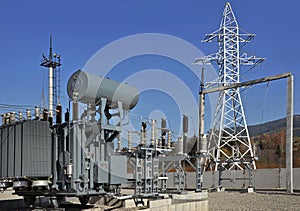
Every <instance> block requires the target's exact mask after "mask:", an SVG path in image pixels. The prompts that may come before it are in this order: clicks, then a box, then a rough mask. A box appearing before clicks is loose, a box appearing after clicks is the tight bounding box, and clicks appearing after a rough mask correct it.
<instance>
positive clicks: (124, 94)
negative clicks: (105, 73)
mask: <svg viewBox="0 0 300 211" xmlns="http://www.w3.org/2000/svg"><path fill="white" fill-rule="evenodd" d="M67 91H68V95H69V97H70V98H73V94H74V92H76V94H77V100H78V102H83V103H92V104H95V103H99V101H100V99H101V98H106V99H107V103H108V106H110V107H111V108H117V103H118V101H121V102H122V104H123V108H124V109H132V108H133V107H135V105H136V104H137V102H138V100H139V93H138V90H137V88H135V87H133V86H130V85H128V84H125V83H119V82H116V81H113V80H110V79H106V78H102V77H100V76H95V75H91V74H89V73H86V72H83V71H81V70H78V71H76V72H75V73H73V75H71V77H70V78H69V81H68V86H67Z"/></svg>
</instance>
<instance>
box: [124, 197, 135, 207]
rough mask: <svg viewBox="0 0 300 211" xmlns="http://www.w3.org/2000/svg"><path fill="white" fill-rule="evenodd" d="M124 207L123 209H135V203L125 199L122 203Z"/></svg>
mask: <svg viewBox="0 0 300 211" xmlns="http://www.w3.org/2000/svg"><path fill="white" fill-rule="evenodd" d="M124 207H125V208H133V207H135V203H134V200H133V199H127V200H125V201H124Z"/></svg>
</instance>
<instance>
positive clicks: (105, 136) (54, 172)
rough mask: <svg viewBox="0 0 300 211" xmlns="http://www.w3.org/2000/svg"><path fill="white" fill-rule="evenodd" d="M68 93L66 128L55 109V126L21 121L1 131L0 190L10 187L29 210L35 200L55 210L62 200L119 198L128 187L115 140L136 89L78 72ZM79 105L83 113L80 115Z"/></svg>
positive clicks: (124, 161) (134, 100)
mask: <svg viewBox="0 0 300 211" xmlns="http://www.w3.org/2000/svg"><path fill="white" fill-rule="evenodd" d="M67 91H68V94H69V97H70V100H71V101H73V102H72V108H71V106H70V108H69V109H70V110H72V112H71V113H72V117H71V118H70V115H69V110H68V111H67V113H66V118H65V121H64V122H62V121H61V119H62V118H61V115H62V114H61V108H60V107H59V108H58V109H56V110H57V113H56V123H54V124H52V122H51V121H50V122H49V121H48V119H45V118H36V119H31V118H27V119H23V118H19V120H18V121H15V119H14V121H4V124H2V126H0V141H1V143H0V164H1V165H0V189H3V190H5V189H6V188H9V187H12V188H13V189H14V190H15V193H16V194H17V195H20V196H24V200H25V202H26V203H27V204H28V205H32V204H33V203H34V201H35V199H36V197H37V196H49V197H50V199H51V202H52V204H53V206H58V205H59V204H60V202H61V201H62V200H63V199H64V198H65V197H66V196H72V197H74V196H76V197H78V198H79V200H80V202H81V203H82V204H86V203H88V201H89V198H90V196H93V195H103V194H107V193H110V194H118V193H119V192H120V186H121V185H122V184H125V183H126V182H127V157H126V156H123V155H120V154H118V153H117V152H116V151H115V150H114V140H115V139H118V140H120V139H121V137H120V133H121V131H122V125H123V123H122V120H123V119H124V118H123V117H124V113H126V112H125V111H127V110H130V109H132V108H133V107H134V106H135V105H136V104H137V102H138V98H139V96H138V91H137V89H136V88H135V87H132V86H129V85H128V84H124V83H118V82H116V81H112V80H109V79H103V78H101V77H98V76H93V75H91V74H88V73H85V72H83V71H77V72H75V73H74V74H73V75H72V76H71V77H70V79H69V81H68V88H67ZM78 103H83V104H85V107H86V109H85V110H84V111H83V112H82V113H81V114H78ZM70 119H72V120H70ZM112 119H113V121H112Z"/></svg>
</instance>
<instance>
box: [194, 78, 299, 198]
mask: <svg viewBox="0 0 300 211" xmlns="http://www.w3.org/2000/svg"><path fill="white" fill-rule="evenodd" d="M284 78H287V79H288V81H287V117H286V124H287V127H286V191H287V192H288V193H293V187H294V184H293V114H294V77H293V75H292V74H291V73H283V74H279V75H274V76H269V77H264V78H259V79H255V80H250V81H246V82H240V83H237V84H234V85H228V86H220V87H216V88H211V89H206V90H201V91H200V98H201V99H202V98H203V99H204V98H205V95H206V94H209V93H213V92H220V91H223V90H227V89H232V88H238V87H249V86H253V85H255V84H260V83H265V82H269V81H274V80H280V79H284ZM204 106H205V101H204V100H203V101H201V104H200V105H199V107H202V108H203V109H200V110H199V111H200V114H199V117H200V119H199V124H200V125H199V128H203V126H204V112H205V110H204ZM202 133H203V131H201V133H200V134H202ZM199 137H200V142H201V141H203V136H199ZM207 156H209V155H207ZM206 159H208V157H206ZM245 166H246V167H247V169H248V170H249V187H250V186H251V187H253V181H252V177H253V174H252V168H251V166H248V165H245ZM197 170H198V168H197ZM198 173H199V174H202V173H203V172H197V175H198ZM201 187H202V186H201Z"/></svg>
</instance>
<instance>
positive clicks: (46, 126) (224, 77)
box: [0, 3, 293, 210]
mask: <svg viewBox="0 0 300 211" xmlns="http://www.w3.org/2000/svg"><path fill="white" fill-rule="evenodd" d="M253 37H254V35H253V34H249V33H246V32H243V31H241V30H240V28H239V26H238V23H237V20H236V18H235V16H234V13H233V11H232V8H231V6H230V4H229V3H226V5H225V9H224V13H223V17H222V21H221V24H220V28H219V29H218V30H216V31H215V32H214V33H212V34H208V35H206V37H205V39H204V42H212V41H213V40H217V42H218V43H219V51H218V52H217V53H215V54H212V55H208V56H205V57H201V58H197V59H196V60H195V61H194V64H195V65H199V66H200V69H201V67H202V79H201V86H200V92H199V117H196V118H199V126H198V129H199V130H198V134H197V138H196V139H197V140H196V152H195V154H194V155H192V156H191V155H188V152H187V149H186V148H187V147H186V146H187V142H188V139H189V138H190V137H188V135H187V134H188V124H189V117H188V116H187V115H183V116H182V125H183V128H182V131H183V135H182V136H181V137H177V138H176V140H173V138H172V137H174V134H172V130H171V129H170V127H169V125H168V124H167V120H166V119H161V120H155V119H153V120H149V122H145V121H141V122H140V125H141V127H140V130H138V131H129V132H128V131H124V130H122V128H123V126H124V124H125V122H124V119H125V118H128V117H129V113H130V111H131V110H132V109H134V107H135V106H136V105H137V104H138V102H139V90H138V89H137V88H135V87H134V86H131V85H130V84H125V83H119V82H117V81H114V80H111V79H108V78H103V77H100V76H96V75H92V74H90V73H88V72H85V71H84V70H78V71H76V72H74V73H73V74H72V75H71V76H70V77H69V80H68V83H67V93H68V97H69V99H70V103H69V106H68V108H63V107H62V105H61V102H60V66H61V56H60V55H58V54H55V53H53V49H52V38H50V49H49V54H48V56H45V55H43V58H42V62H41V66H42V67H44V68H47V69H48V73H49V75H48V85H49V87H48V102H49V103H48V105H45V106H44V107H43V108H40V107H36V108H35V110H34V111H32V110H29V109H28V110H27V111H25V114H24V111H20V112H18V113H15V112H9V113H5V114H2V125H1V127H0V140H1V145H0V163H1V166H0V189H1V190H3V191H5V190H7V189H9V188H12V189H13V190H14V194H16V195H19V196H23V197H24V200H25V203H26V204H27V205H28V206H31V207H32V206H33V205H34V204H35V201H36V200H37V199H38V198H40V197H49V199H50V202H51V205H52V206H53V207H54V208H57V207H59V206H60V205H61V204H62V203H63V202H64V200H65V199H66V197H77V198H78V199H79V201H80V203H81V204H82V205H86V204H87V203H89V201H90V199H91V198H92V197H94V196H97V197H105V198H107V201H110V202H111V200H112V199H115V200H116V203H115V204H114V205H115V206H112V208H119V207H122V206H124V204H126V201H127V200H133V202H134V206H140V205H143V206H146V201H148V209H149V210H152V208H153V207H155V206H158V207H164V208H161V210H171V209H175V208H176V210H177V207H178V206H179V204H182V203H183V204H186V205H187V204H189V206H188V207H190V208H188V209H187V210H198V209H199V210H200V209H203V210H208V200H209V199H208V195H207V192H208V191H213V190H216V191H223V190H224V187H223V182H224V181H225V180H226V181H227V180H229V179H228V178H226V177H225V176H224V173H226V172H234V171H237V170H241V171H247V172H248V174H247V175H248V176H247V178H245V177H243V178H238V179H241V180H247V181H248V182H247V187H245V190H246V191H248V192H253V191H255V183H254V182H253V177H254V176H253V171H254V170H255V169H256V164H255V162H256V159H257V157H258V156H257V154H256V153H255V152H256V150H255V149H254V146H253V145H252V143H251V141H250V137H249V131H248V126H247V121H246V119H247V117H246V116H245V113H244V108H243V103H242V99H241V95H240V88H242V87H248V86H253V85H255V84H258V83H264V82H268V81H273V80H279V79H283V78H287V79H288V84H287V96H288V98H287V99H288V100H287V133H286V137H287V142H286V151H287V153H286V156H287V159H286V162H287V163H286V167H287V168H286V190H287V191H288V192H290V193H292V192H293V168H292V153H293V151H292V139H293V130H292V128H293V120H292V116H293V76H292V74H291V73H284V74H280V75H276V76H270V77H265V78H260V79H255V80H250V81H244V82H242V81H241V79H240V66H241V65H259V64H260V63H261V62H263V61H264V58H259V57H256V56H253V55H249V54H247V53H245V52H241V51H240V46H241V45H244V44H247V43H249V42H250V41H251V40H252V38H253ZM191 59H192V58H191ZM191 62H192V61H191ZM212 63H216V64H217V65H218V68H219V70H218V78H217V79H216V80H215V81H213V82H206V83H205V82H204V79H205V69H204V66H205V65H210V64H212ZM195 89H197V87H195ZM213 92H218V93H219V98H218V103H217V108H216V112H215V115H214V119H213V123H212V128H210V130H209V132H208V134H206V133H205V131H204V125H206V124H207V125H208V124H210V123H206V122H205V121H204V116H205V96H206V95H207V94H209V93H213ZM79 104H82V105H84V106H85V110H84V111H83V112H79V110H80V109H79ZM63 110H65V111H66V112H65V113H63ZM63 116H64V118H63ZM112 119H114V121H112ZM148 130H150V134H151V136H150V137H147V131H148ZM125 132H126V133H128V134H126V135H127V137H128V138H127V143H124V140H122V138H121V133H123V134H124V133H125ZM133 135H134V136H138V137H139V140H140V141H139V143H138V144H133V142H132V136H133ZM173 142H174V143H175V144H172V143H173ZM115 143H116V144H115ZM124 145H127V146H126V147H124V148H122V146H124ZM124 149H125V150H124ZM184 163H188V164H189V165H190V166H191V167H192V168H193V169H194V172H193V177H194V178H195V182H194V185H193V187H192V188H191V187H189V188H188V190H187V185H186V182H187V180H188V179H187V174H186V171H185V168H184V166H183V164H184ZM128 167H131V168H132V169H133V173H132V175H133V176H132V178H129V177H128V175H129V173H128V169H129V168H128ZM170 170H172V172H173V173H172V178H171V177H169V176H168V175H169V174H168V172H170ZM205 172H217V174H218V177H217V182H216V184H214V185H213V186H212V187H209V188H207V187H205V186H204V185H203V184H204V183H205V181H204V180H205V178H206V177H204V176H203V175H204V174H205ZM171 179H172V182H171V181H170V180H171ZM170 184H171V185H170ZM124 187H126V189H132V193H131V194H125V193H124V192H123V188H124ZM166 197H168V199H165V198H166ZM164 200H165V201H164ZM163 201H164V202H163ZM151 203H152V205H151ZM155 203H157V204H159V205H156V204H155ZM191 203H193V208H192V205H190V204H191ZM180 206H181V205H180ZM151 207H152V208H151ZM153 210H154V208H153ZM155 210H160V208H157V207H156V209H155Z"/></svg>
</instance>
